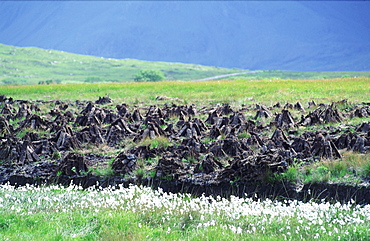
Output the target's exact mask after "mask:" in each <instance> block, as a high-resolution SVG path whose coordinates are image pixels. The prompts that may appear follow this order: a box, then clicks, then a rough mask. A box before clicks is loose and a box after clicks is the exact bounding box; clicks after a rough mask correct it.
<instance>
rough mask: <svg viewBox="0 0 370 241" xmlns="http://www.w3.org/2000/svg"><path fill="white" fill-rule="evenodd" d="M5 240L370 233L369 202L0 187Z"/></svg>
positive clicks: (349, 236)
mask: <svg viewBox="0 0 370 241" xmlns="http://www.w3.org/2000/svg"><path fill="white" fill-rule="evenodd" d="M0 239H1V240H17V241H19V240H276V241H278V240H353V241H355V240H356V241H359V240H364V241H365V240H369V239H370V205H366V206H359V205H355V204H354V203H348V204H340V203H326V202H322V203H315V202H308V203H302V202H297V201H286V202H277V201H273V200H268V199H267V200H260V199H258V197H256V198H255V199H250V198H237V197H233V196H232V197H230V198H229V199H225V198H220V197H216V198H212V197H204V196H202V197H197V198H194V197H191V196H190V195H188V194H185V195H184V194H170V193H164V192H162V191H161V190H158V191H153V190H151V189H150V188H145V187H137V186H131V187H129V188H123V187H119V188H107V189H100V190H96V189H89V190H82V189H81V188H79V187H76V186H70V187H68V188H64V187H60V186H49V187H32V186H26V187H20V188H17V189H14V187H12V186H8V185H2V186H0Z"/></svg>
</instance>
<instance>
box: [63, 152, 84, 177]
mask: <svg viewBox="0 0 370 241" xmlns="http://www.w3.org/2000/svg"><path fill="white" fill-rule="evenodd" d="M87 172H88V168H87V165H86V160H85V158H84V156H83V155H81V154H79V153H69V154H68V155H67V156H66V157H65V158H64V159H63V160H62V162H61V163H60V164H59V166H58V168H57V169H56V173H61V174H62V175H67V176H76V175H77V176H81V175H86V174H87Z"/></svg>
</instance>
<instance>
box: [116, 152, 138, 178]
mask: <svg viewBox="0 0 370 241" xmlns="http://www.w3.org/2000/svg"><path fill="white" fill-rule="evenodd" d="M136 168H137V156H136V155H135V154H126V153H125V152H121V153H120V154H118V156H117V157H116V158H115V159H114V161H113V163H112V169H113V170H114V173H116V174H122V175H125V174H127V173H131V172H132V171H134V170H135V169H136Z"/></svg>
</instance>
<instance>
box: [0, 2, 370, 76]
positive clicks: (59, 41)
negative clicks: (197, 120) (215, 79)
mask: <svg viewBox="0 0 370 241" xmlns="http://www.w3.org/2000/svg"><path fill="white" fill-rule="evenodd" d="M369 12H370V3H369V2H315V1H314V2H305V1H303V2H295V1H283V2H278V1H271V2H267V1H261V2H256V1H240V2H239V1H200V2H199V1H171V2H167V1H145V2H141V1H107V2H99V1H92V2H85V1H78V2H73V1H72V2H71V1H53V2H49V1H46V2H34V1H28V2H18V1H15V2H0V43H4V44H10V45H16V46H36V47H42V48H47V49H57V50H63V51H68V52H73V53H79V54H87V55H94V56H103V57H111V58H135V59H142V60H151V61H168V62H183V63H196V64H202V65H211V66H222V67H228V68H233V67H237V68H243V69H281V70H295V71H340V70H342V71H343V70H348V71H365V70H370V62H369V61H368V60H369V59H370V31H369V30H370V15H369V14H368V13H369Z"/></svg>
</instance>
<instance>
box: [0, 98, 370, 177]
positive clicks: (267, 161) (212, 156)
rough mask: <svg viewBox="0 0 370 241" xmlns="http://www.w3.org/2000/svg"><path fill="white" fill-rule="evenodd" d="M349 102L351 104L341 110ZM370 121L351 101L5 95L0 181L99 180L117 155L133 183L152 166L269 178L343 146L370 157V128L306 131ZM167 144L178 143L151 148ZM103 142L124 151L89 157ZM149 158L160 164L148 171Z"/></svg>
mask: <svg viewBox="0 0 370 241" xmlns="http://www.w3.org/2000/svg"><path fill="white" fill-rule="evenodd" d="M158 101H159V100H158ZM164 101H166V100H164ZM340 104H342V105H343V104H346V105H347V106H350V107H348V108H347V109H345V110H339V108H337V105H340ZM45 109H47V111H46V112H45ZM42 110H43V111H44V113H43V114H40V113H42ZM253 112H254V114H253ZM250 113H252V116H251V115H250ZM297 113H298V114H297ZM200 116H203V117H204V118H203V119H202V118H200ZM368 116H370V106H369V104H366V103H362V104H356V105H355V104H351V103H348V102H347V101H345V103H332V104H330V105H327V104H320V105H316V103H314V102H310V103H308V105H307V107H306V108H304V107H303V105H302V104H301V103H300V102H297V103H296V104H289V103H287V104H285V105H284V106H283V107H281V105H280V103H277V104H276V105H274V106H271V107H267V106H263V105H256V107H254V108H253V107H250V108H248V107H243V108H240V109H233V108H231V106H230V105H228V104H224V105H219V106H213V107H198V106H195V105H176V104H168V103H165V104H163V102H161V105H160V106H159V105H152V106H129V105H127V104H119V105H113V101H112V100H111V99H110V98H109V97H108V96H105V97H99V99H98V100H97V101H95V102H85V101H75V102H71V103H66V102H62V101H58V100H55V101H26V100H13V99H12V98H7V97H5V96H0V183H4V182H6V181H8V180H9V178H11V177H12V175H13V176H14V175H18V176H19V175H25V176H27V178H29V177H31V178H36V177H37V178H39V177H43V178H45V179H50V178H55V177H57V176H60V175H67V176H80V175H90V174H89V173H90V171H91V170H90V169H89V167H93V166H99V165H101V166H104V165H105V166H106V165H108V164H107V160H109V159H110V158H111V159H113V162H112V163H111V164H109V165H111V168H112V169H113V171H114V174H115V175H119V176H123V177H124V176H125V175H132V174H133V173H134V172H135V170H137V169H138V168H144V169H145V171H147V172H151V173H154V178H163V179H172V180H179V181H190V182H191V181H192V180H194V178H195V177H196V179H197V180H198V181H199V180H202V178H203V180H207V183H209V182H210V181H211V182H230V181H235V180H241V181H250V180H261V179H263V178H264V177H265V175H266V173H280V172H283V171H285V170H286V169H287V167H288V166H289V165H292V164H293V163H294V162H295V161H297V160H299V161H303V162H312V161H314V160H317V159H320V158H325V159H336V158H340V157H341V154H340V150H341V149H345V150H350V151H354V152H360V153H367V152H368V151H369V149H370V123H366V122H364V123H362V124H359V125H357V126H344V125H338V124H337V125H335V126H333V125H325V126H324V127H323V128H321V129H320V130H316V131H304V132H301V131H300V129H302V128H303V127H307V126H314V125H323V124H330V123H340V122H342V121H343V120H345V119H350V118H354V117H360V118H363V117H368ZM266 120H269V121H266ZM157 137H163V138H165V139H166V140H168V142H169V143H170V145H167V146H157V147H155V146H154V145H151V144H143V143H145V141H147V140H155V139H156V138H157ZM128 143H131V144H130V145H129V144H128ZM147 143H150V142H147ZM103 145H105V146H107V147H109V148H111V149H113V150H116V151H115V153H118V154H114V155H113V156H106V155H104V154H101V155H99V153H95V154H94V155H92V154H91V153H90V154H83V153H84V152H85V151H86V149H89V148H91V149H94V148H98V147H99V146H103ZM130 146H131V147H130ZM149 159H153V160H155V161H156V162H154V163H150V165H145V162H146V161H148V160H149ZM100 162H101V163H100ZM22 173H23V174H22Z"/></svg>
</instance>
